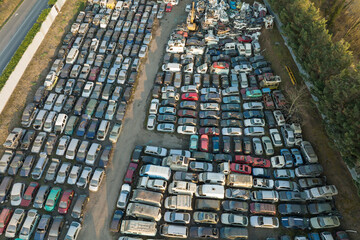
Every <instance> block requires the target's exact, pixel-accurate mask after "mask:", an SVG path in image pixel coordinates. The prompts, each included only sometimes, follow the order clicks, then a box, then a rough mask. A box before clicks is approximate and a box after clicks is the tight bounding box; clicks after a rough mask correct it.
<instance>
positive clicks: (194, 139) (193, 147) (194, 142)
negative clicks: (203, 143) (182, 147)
mask: <svg viewBox="0 0 360 240" xmlns="http://www.w3.org/2000/svg"><path fill="white" fill-rule="evenodd" d="M198 142H199V136H198V135H191V137H190V144H189V150H190V151H197V149H198Z"/></svg>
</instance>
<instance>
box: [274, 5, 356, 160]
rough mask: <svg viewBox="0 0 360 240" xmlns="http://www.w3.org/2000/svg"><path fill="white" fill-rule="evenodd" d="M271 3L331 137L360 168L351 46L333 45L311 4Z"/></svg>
mask: <svg viewBox="0 0 360 240" xmlns="http://www.w3.org/2000/svg"><path fill="white" fill-rule="evenodd" d="M270 3H271V6H272V7H273V9H274V10H275V12H277V13H278V15H279V17H280V20H281V22H282V23H283V31H284V33H285V35H286V36H287V38H288V42H289V45H290V47H291V48H292V49H293V50H294V53H295V55H296V57H297V59H298V61H299V62H300V63H301V65H302V66H303V68H304V69H305V71H306V72H307V73H308V74H309V79H308V80H309V81H310V82H311V83H312V84H313V85H314V89H313V93H314V94H315V96H316V97H317V98H318V99H319V107H320V110H321V112H322V114H324V115H325V117H326V119H325V128H326V131H327V133H328V135H329V136H330V137H331V138H332V139H333V141H334V144H335V146H336V147H337V148H338V149H339V151H340V153H341V155H342V157H343V159H344V160H345V161H346V162H347V163H348V164H349V165H350V166H355V165H358V166H360V148H359V147H358V146H359V142H360V134H359V130H358V129H359V128H360V124H359V120H358V119H359V117H360V66H359V65H358V63H356V60H355V59H354V58H353V56H352V53H351V52H349V51H348V48H349V44H348V43H347V42H345V41H343V40H342V41H338V42H335V43H334V42H333V41H332V36H331V34H329V31H328V29H327V28H326V21H325V19H324V18H323V17H321V15H320V12H319V10H318V9H317V8H316V7H315V6H314V4H313V3H312V2H310V1H309V0H270Z"/></svg>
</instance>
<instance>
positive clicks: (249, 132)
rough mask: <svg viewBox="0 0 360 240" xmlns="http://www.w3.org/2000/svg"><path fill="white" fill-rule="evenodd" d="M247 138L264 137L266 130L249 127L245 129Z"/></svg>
mask: <svg viewBox="0 0 360 240" xmlns="http://www.w3.org/2000/svg"><path fill="white" fill-rule="evenodd" d="M244 134H245V136H263V135H264V134H265V129H264V128H263V127H247V128H245V129H244Z"/></svg>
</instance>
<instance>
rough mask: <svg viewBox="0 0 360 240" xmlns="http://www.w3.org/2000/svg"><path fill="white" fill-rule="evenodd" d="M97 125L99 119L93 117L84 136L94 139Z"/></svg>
mask: <svg viewBox="0 0 360 240" xmlns="http://www.w3.org/2000/svg"><path fill="white" fill-rule="evenodd" d="M98 126H99V119H97V118H94V119H93V120H91V124H90V126H89V129H88V132H87V134H86V138H89V139H94V138H95V135H96V132H97V129H98Z"/></svg>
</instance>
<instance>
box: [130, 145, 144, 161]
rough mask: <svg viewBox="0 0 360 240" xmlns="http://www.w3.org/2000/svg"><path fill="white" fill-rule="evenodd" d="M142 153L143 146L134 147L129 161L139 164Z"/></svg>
mask: <svg viewBox="0 0 360 240" xmlns="http://www.w3.org/2000/svg"><path fill="white" fill-rule="evenodd" d="M142 151H143V146H135V148H134V151H133V153H132V156H131V161H132V162H139V160H140V156H141V153H142Z"/></svg>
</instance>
